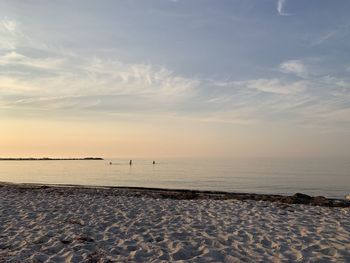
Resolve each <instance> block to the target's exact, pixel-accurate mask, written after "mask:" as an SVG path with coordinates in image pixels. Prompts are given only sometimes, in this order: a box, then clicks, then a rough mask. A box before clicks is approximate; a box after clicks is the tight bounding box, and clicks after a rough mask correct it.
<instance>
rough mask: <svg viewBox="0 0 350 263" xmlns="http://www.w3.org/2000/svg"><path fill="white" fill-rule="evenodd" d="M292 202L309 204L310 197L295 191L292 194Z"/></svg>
mask: <svg viewBox="0 0 350 263" xmlns="http://www.w3.org/2000/svg"><path fill="white" fill-rule="evenodd" d="M292 199H293V203H294V204H309V203H310V202H311V200H312V197H311V196H309V195H306V194H302V193H296V194H295V195H293V196H292Z"/></svg>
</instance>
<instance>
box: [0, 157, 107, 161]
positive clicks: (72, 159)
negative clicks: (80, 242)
mask: <svg viewBox="0 0 350 263" xmlns="http://www.w3.org/2000/svg"><path fill="white" fill-rule="evenodd" d="M91 160H93V161H95V160H103V158H100V157H85V158H48V157H44V158H32V157H29V158H0V161H91Z"/></svg>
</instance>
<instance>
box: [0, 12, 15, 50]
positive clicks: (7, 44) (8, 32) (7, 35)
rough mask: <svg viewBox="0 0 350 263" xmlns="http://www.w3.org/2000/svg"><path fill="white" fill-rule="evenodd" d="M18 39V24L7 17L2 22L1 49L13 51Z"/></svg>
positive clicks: (0, 23)
mask: <svg viewBox="0 0 350 263" xmlns="http://www.w3.org/2000/svg"><path fill="white" fill-rule="evenodd" d="M17 38H18V32H17V22H16V21H15V20H11V19H9V18H7V17H5V18H3V19H1V20H0V49H6V50H13V49H15V48H16V44H17Z"/></svg>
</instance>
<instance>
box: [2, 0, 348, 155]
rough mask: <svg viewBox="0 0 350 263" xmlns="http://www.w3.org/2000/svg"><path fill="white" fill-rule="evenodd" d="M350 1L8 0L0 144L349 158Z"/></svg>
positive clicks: (106, 151)
mask: <svg viewBox="0 0 350 263" xmlns="http://www.w3.org/2000/svg"><path fill="white" fill-rule="evenodd" d="M349 10H350V1H348V0H337V1H333V0H307V1H306V0H220V1H218V0H145V1H136V0H125V1H121V0H120V1H118V0H110V1H109V0H103V1H92V0H76V1H68V0H60V1H57V0H53V1H44V0H36V1H34V0H28V1H18V0H2V1H0V120H1V122H0V156H1V157H9V156H11V157H13V156H14V157H17V156H18V157H25V156H49V157H55V156H59V157H68V156H71V157H76V156H102V157H126V158H129V157H130V158H132V157H150V158H151V157H152V158H154V157H220V158H221V157H301V158H304V157H337V158H338V157H344V158H350V139H349V137H350V45H349V44H350V16H349Z"/></svg>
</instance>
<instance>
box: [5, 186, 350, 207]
mask: <svg viewBox="0 0 350 263" xmlns="http://www.w3.org/2000/svg"><path fill="white" fill-rule="evenodd" d="M3 187H5V188H14V189H26V190H37V189H48V190H52V191H60V190H62V189H65V190H69V191H73V192H74V191H81V190H82V191H85V192H87V193H91V194H96V193H102V194H105V195H118V196H133V197H150V198H154V199H158V198H160V199H175V200H203V199H206V200H240V201H245V200H253V201H267V202H271V203H274V202H277V203H281V204H304V205H311V206H324V207H342V208H348V207H350V200H346V199H345V198H344V199H337V198H326V197H324V196H309V195H306V194H302V193H296V194H294V195H278V194H257V193H237V192H224V191H210V190H191V189H170V188H152V187H128V186H94V185H92V186H89V185H72V184H41V183H11V182H0V188H3Z"/></svg>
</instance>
